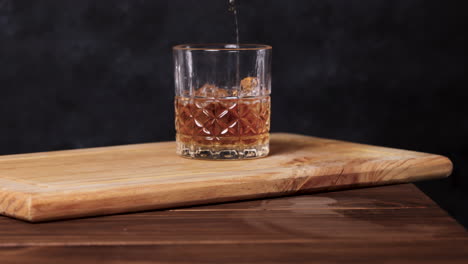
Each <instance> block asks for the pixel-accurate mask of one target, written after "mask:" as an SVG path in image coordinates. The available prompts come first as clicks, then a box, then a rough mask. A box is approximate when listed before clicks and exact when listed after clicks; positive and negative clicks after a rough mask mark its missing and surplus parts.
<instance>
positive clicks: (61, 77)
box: [0, 0, 468, 226]
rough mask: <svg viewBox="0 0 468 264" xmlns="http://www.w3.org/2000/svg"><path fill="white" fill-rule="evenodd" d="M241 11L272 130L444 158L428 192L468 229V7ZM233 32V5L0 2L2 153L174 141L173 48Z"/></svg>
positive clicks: (321, 4)
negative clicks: (264, 73) (262, 77)
mask: <svg viewBox="0 0 468 264" xmlns="http://www.w3.org/2000/svg"><path fill="white" fill-rule="evenodd" d="M240 1H241V3H240V6H239V16H240V17H239V19H240V34H241V35H240V38H241V42H244V43H264V44H270V45H272V46H273V85H272V89H273V94H272V96H273V106H272V107H273V109H272V111H273V115H272V131H274V132H278V131H284V132H296V133H302V134H307V135H314V136H320V137H328V138H336V139H343V140H350V141H356V142H362V143H368V144H374V145H383V146H390V147H395V148H404V149H411V150H418V151H424V152H431V153H437V154H442V155H446V156H448V157H449V158H450V159H451V160H452V161H453V162H454V164H455V170H454V173H453V175H452V176H451V177H449V178H447V179H443V180H435V181H427V182H422V183H419V184H418V186H419V187H420V188H421V189H422V190H423V191H424V192H426V193H427V194H428V195H429V196H430V197H432V198H433V199H434V200H435V201H436V202H437V203H438V204H439V205H440V206H442V207H443V208H444V209H446V210H447V211H448V212H449V213H450V214H451V215H452V216H454V217H455V218H456V219H457V220H458V221H460V222H461V223H463V224H464V225H465V226H468V210H467V209H468V206H467V205H468V195H467V193H468V178H467V175H468V163H467V162H468V138H467V136H468V117H467V114H468V111H467V110H468V107H467V102H466V100H467V99H468V93H467V89H468V86H467V84H468V83H467V74H466V69H465V62H466V59H467V56H466V55H467V54H466V48H465V47H467V46H468V43H467V40H466V38H465V31H466V29H467V20H468V19H467V18H466V12H465V9H464V8H462V7H461V6H460V3H462V2H463V1H429V0H426V1H424V0H391V1H390V0H361V1H359V0H354V1H350V0H314V1H312V0H302V1H299V0H294V1H286V0H283V1H271V0H269V1H267V0H263V1H261V0H250V1H248V0H243V1H242V0H240ZM233 32H234V29H233V17H232V15H231V14H230V13H229V12H228V11H227V0H165V1H163V0H160V1H156V0H148V1H138V0H113V1H111V0H105V1H104V0H99V1H97V0H80V1H72V0H56V1H46V0H44V1H32V0H31V1H21V0H19V1H13V0H0V89H1V94H0V121H1V127H0V154H14V153H25V152H37V151H49V150H59V149H70V148H83V147H95V146H107V145H116V144H127V143H139V142H150V141H162V140H172V139H173V138H174V129H173V118H174V115H173V105H172V104H173V101H172V100H173V94H174V92H173V90H174V87H173V73H172V55H171V52H172V51H171V46H173V45H175V44H180V43H187V42H188V43H203V42H205V43H206V42H232V41H233V40H234V35H233Z"/></svg>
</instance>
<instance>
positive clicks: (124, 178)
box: [0, 133, 452, 222]
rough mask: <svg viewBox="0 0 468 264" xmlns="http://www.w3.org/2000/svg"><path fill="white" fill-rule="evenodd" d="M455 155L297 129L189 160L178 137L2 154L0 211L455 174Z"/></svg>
mask: <svg viewBox="0 0 468 264" xmlns="http://www.w3.org/2000/svg"><path fill="white" fill-rule="evenodd" d="M451 171H452V163H451V162H450V160H448V159H447V158H446V157H443V156H439V155H433V154H426V153H419V152H413V151H406V150H398V149H391V148H384V147H376V146H369V145H363V144H356V143H350V142H344V141H337V140H330V139H322V138H316V137H309V136H301V135H294V134H283V133H281V134H272V137H271V154H270V155H269V156H268V157H266V158H263V159H256V160H243V161H206V160H190V159H185V158H181V157H178V156H177V155H176V154H175V143H174V142H160V143H147V144H137V145H126V146H116V147H103V148H92V149H80V150H67V151H55V152H45V153H34V154H21V155H9V156H0V213H1V214H4V215H8V216H12V217H16V218H20V219H24V220H27V221H32V222H35V221H45V220H55V219H64V218H74V217H83V216H93V215H103V214H113V213H122V212H132V211H141V210H150V209H161V208H169V207H179V206H187V205H197V204H205V203H213V202H223V201H235V200H241V199H250V198H262V197H273V196H281V195H289V194H295V193H301V192H313V191H324V190H336V189H340V188H350V187H360V186H372V185H382V184H391V183H401V182H412V181H417V180H423V179H431V178H438V177H445V176H448V175H449V174H450V173H451Z"/></svg>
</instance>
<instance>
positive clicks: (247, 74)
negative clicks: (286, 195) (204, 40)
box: [173, 44, 272, 160]
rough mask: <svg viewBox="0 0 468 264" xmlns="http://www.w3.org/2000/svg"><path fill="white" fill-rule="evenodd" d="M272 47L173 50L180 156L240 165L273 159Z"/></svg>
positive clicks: (200, 46)
mask: <svg viewBox="0 0 468 264" xmlns="http://www.w3.org/2000/svg"><path fill="white" fill-rule="evenodd" d="M271 50H272V48H271V46H268V45H259V44H241V45H237V44H184V45H177V46H175V47H173V56H174V76H175V127H176V144H177V149H176V152H177V154H179V155H181V156H183V157H188V158H197V159H211V160H239V159H252V158H259V157H264V156H267V155H268V152H269V139H270V135H269V132H270V104H271V103H270V102H271V99H270V93H271Z"/></svg>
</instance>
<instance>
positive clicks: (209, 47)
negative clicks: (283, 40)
mask: <svg viewBox="0 0 468 264" xmlns="http://www.w3.org/2000/svg"><path fill="white" fill-rule="evenodd" d="M172 49H173V50H201V51H225V50H227V51H237V50H271V49H272V47H271V46H270V45H265V44H232V43H206V44H179V45H176V46H174V47H172Z"/></svg>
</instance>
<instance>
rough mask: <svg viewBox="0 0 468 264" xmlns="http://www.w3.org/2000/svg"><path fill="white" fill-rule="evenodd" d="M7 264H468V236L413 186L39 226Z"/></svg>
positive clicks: (10, 231)
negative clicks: (312, 263)
mask: <svg viewBox="0 0 468 264" xmlns="http://www.w3.org/2000/svg"><path fill="white" fill-rule="evenodd" d="M0 262H1V263H4V264H6V263H64V262H66V263H67V264H73V263H100V264H103V263H106V264H107V263H311V262H318V263H337V262H346V263H366V262H368V263H468V233H467V231H466V230H465V229H464V228H463V227H462V226H461V225H459V224H458V223H457V222H456V221H455V220H453V219H452V218H451V217H449V216H448V215H447V213H445V212H444V211H443V210H442V209H440V208H439V207H438V206H437V205H436V204H435V203H434V202H433V201H431V200H430V199H429V198H428V197H427V196H426V195H424V194H423V193H422V192H421V191H419V189H417V188H416V187H415V186H414V185H412V184H404V185H393V186H384V187H375V188H366V189H357V190H346V191H337V192H328V193H321V194H311V195H301V196H294V197H283V198H276V199H267V200H255V201H245V202H237V203H228V204H218V205H208V206H199V207H191V208H180V209H175V210H164V211H151V212H143V213H135V214H122V215H113V216H104V217H95V218H85V219H75V220H68V221H58V222H48V223H38V224H30V223H26V222H22V221H19V220H14V219H11V218H8V217H3V216H0Z"/></svg>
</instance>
